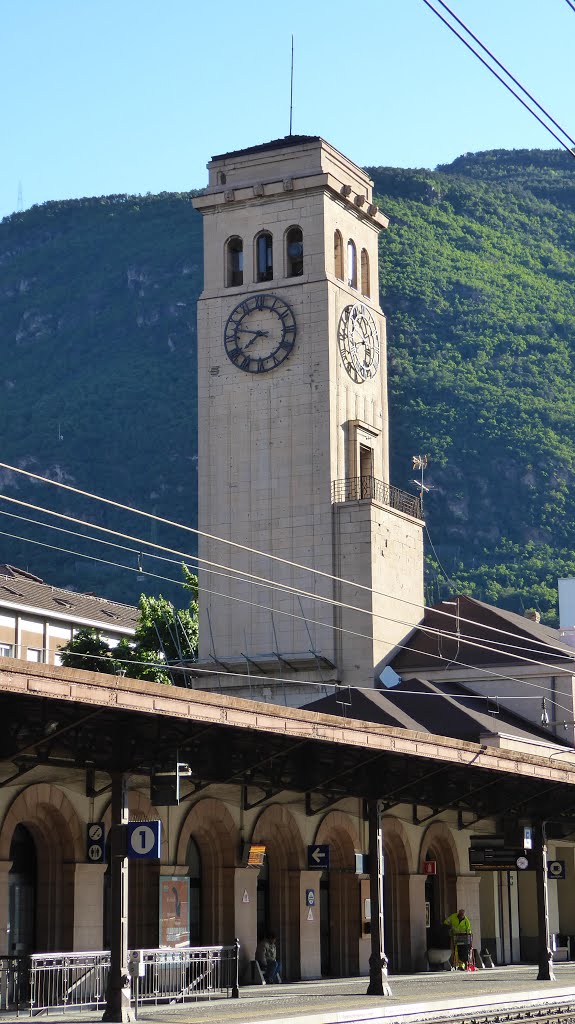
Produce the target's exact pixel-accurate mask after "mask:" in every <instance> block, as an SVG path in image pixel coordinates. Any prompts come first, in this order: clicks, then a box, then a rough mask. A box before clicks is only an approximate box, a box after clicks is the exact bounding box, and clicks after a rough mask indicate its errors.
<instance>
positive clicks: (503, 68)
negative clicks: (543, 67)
mask: <svg viewBox="0 0 575 1024" xmlns="http://www.w3.org/2000/svg"><path fill="white" fill-rule="evenodd" d="M435 2H436V3H438V4H441V6H442V7H443V9H444V10H445V11H447V12H448V14H449V15H450V16H451V17H452V18H453V19H454V21H456V22H457V24H458V25H461V28H462V29H464V30H465V32H467V34H468V35H469V36H471V38H472V39H473V40H474V41H475V42H476V43H477V44H478V45H479V46H480V47H481V49H482V50H483V51H484V53H486V54H488V56H489V57H490V58H491V60H493V61H495V63H496V64H497V67H498V68H501V70H502V71H503V73H504V74H506V75H507V77H508V78H510V79H511V81H512V82H513V83H514V84H515V85H516V86H518V88H519V89H521V92H522V93H524V94H525V96H527V97H528V98H529V99H530V100H531V102H532V103H534V104H535V106H536V107H537V109H538V110H540V111H541V113H542V114H544V115H545V117H546V118H547V120H548V121H551V124H554V125H555V127H556V128H557V129H558V130H559V131H560V132H561V133H562V134H563V135H564V136H565V138H566V139H569V142H571V144H572V145H573V146H575V139H573V138H572V137H571V135H569V133H568V132H566V131H565V129H564V128H562V126H561V125H560V124H558V122H557V121H556V120H555V119H554V118H553V117H552V116H551V114H550V113H549V111H548V110H546V109H545V107H542V106H541V104H540V103H538V102H537V100H536V99H535V97H534V96H532V95H531V93H530V92H529V91H528V89H526V88H525V86H524V85H522V84H521V82H519V81H518V80H517V78H515V77H514V76H513V75H512V74H511V72H510V70H509V68H507V67H505V65H504V64H502V63H501V61H500V60H498V59H497V57H496V56H495V54H494V53H492V52H491V50H490V49H489V48H488V47H487V46H485V44H484V43H482V42H481V40H480V39H478V38H477V36H476V35H474V33H473V32H472V31H471V29H470V28H469V26H468V25H466V24H465V22H463V21H462V20H461V18H458V16H457V14H455V12H454V11H452V10H451V8H450V7H448V6H447V4H446V3H445V2H444V0H435ZM573 10H575V7H574V8H573Z"/></svg>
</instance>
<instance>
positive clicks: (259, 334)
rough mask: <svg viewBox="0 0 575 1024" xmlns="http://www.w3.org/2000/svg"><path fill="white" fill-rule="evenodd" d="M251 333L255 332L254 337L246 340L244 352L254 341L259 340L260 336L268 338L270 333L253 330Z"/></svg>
mask: <svg viewBox="0 0 575 1024" xmlns="http://www.w3.org/2000/svg"><path fill="white" fill-rule="evenodd" d="M250 333H251V334H253V335H254V336H253V338H250V340H249V341H246V343H245V345H244V347H243V348H244V352H245V350H246V349H247V348H249V347H250V345H253V343H254V341H257V340H258V338H267V336H268V334H269V331H251V332H250Z"/></svg>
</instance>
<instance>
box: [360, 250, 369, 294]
mask: <svg viewBox="0 0 575 1024" xmlns="http://www.w3.org/2000/svg"><path fill="white" fill-rule="evenodd" d="M360 262H361V294H362V295H365V297H366V298H368V299H369V297H370V294H371V292H370V284H369V256H368V254H367V249H362V250H361V261H360Z"/></svg>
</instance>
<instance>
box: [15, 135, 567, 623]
mask: <svg viewBox="0 0 575 1024" xmlns="http://www.w3.org/2000/svg"><path fill="white" fill-rule="evenodd" d="M370 173H371V174H372V176H373V178H374V181H375V186H376V193H377V196H378V197H379V198H378V202H379V203H380V205H381V207H382V209H383V210H384V212H385V213H386V214H387V215H388V216H389V217H390V219H391V224H390V228H389V230H388V231H387V232H384V234H383V237H382V240H381V248H380V277H381V281H380V283H381V303H382V307H383V309H384V310H385V312H386V314H387V316H388V325H389V326H388V340H389V369H390V392H391V394H390V398H391V420H392V422H391V438H392V455H393V474H392V480H393V483H395V484H397V485H398V486H399V487H402V488H403V489H406V490H408V489H414V487H413V484H412V483H411V480H412V476H413V474H412V472H411V469H410V465H411V455H412V454H415V453H419V452H426V453H428V454H429V456H430V465H429V470H428V473H427V479H426V483H427V484H428V485H429V486H430V488H431V489H430V491H429V494H428V495H426V511H427V522H428V528H429V534H430V537H431V541H432V542H433V545H434V548H435V551H436V552H437V555H438V556H439V559H440V561H441V563H442V565H443V567H444V569H445V571H446V573H447V574H448V575H449V577H450V578H451V580H452V582H451V583H449V584H448V583H447V582H446V581H445V578H444V576H443V574H442V571H441V570H440V569H439V567H438V564H437V561H436V557H435V555H434V553H433V551H432V550H431V548H429V552H430V557H429V565H428V584H429V587H428V597H429V598H430V599H437V597H438V596H439V595H440V594H444V593H445V591H446V590H447V589H453V588H454V587H457V588H460V589H464V590H466V591H467V592H469V593H473V594H474V595H475V596H478V597H482V598H484V599H486V600H488V601H495V602H497V603H500V604H502V605H504V606H506V607H510V608H514V609H516V610H521V609H522V608H526V607H539V608H540V609H541V611H542V612H543V613H544V615H545V617H546V618H547V619H548V620H549V621H551V620H552V616H553V615H554V614H555V603H556V580H557V577H558V576H563V575H575V555H574V554H573V552H574V551H575V524H574V516H573V513H572V484H573V477H574V474H575V384H573V383H572V362H573V356H572V353H573V346H574V344H575V253H574V243H573V239H574V237H575V236H574V230H575V161H573V160H572V159H571V158H570V157H569V156H568V155H567V154H566V153H562V152H561V151H549V152H546V151H525V152H522V151H514V152H507V151H498V152H492V153H479V154H475V155H467V156H464V157H461V158H459V159H458V160H456V161H455V162H454V163H453V164H450V165H449V166H443V167H441V168H439V169H438V170H437V171H434V172H431V171H426V170H401V169H395V168H370ZM190 199H191V196H190V195H189V194H182V195H168V194H164V195H160V196H144V197H128V196H109V197H105V198H101V199H85V200H79V201H70V202H58V203H56V202H55V203H47V204H45V205H44V206H42V207H36V208H32V209H31V210H29V211H26V212H25V213H21V214H15V215H13V216H12V217H10V218H7V219H5V220H4V221H3V222H2V223H1V224H0V299H1V301H0V346H1V352H2V356H3V360H4V367H5V369H4V375H3V380H2V382H1V383H0V394H1V396H2V401H1V402H0V431H1V436H2V447H1V449H0V451H1V452H2V454H1V455H0V461H3V462H7V463H15V464H18V465H23V466H25V467H26V468H29V469H32V470H34V471H37V472H39V473H41V474H45V473H48V474H49V475H51V476H53V477H57V478H60V479H63V480H65V481H67V482H70V483H73V484H75V485H77V486H79V487H83V488H85V489H87V490H93V491H96V492H98V493H102V494H106V495H110V496H113V497H114V498H116V499H117V500H118V501H121V502H124V503H126V504H133V505H136V506H139V507H141V508H145V509H149V510H150V511H153V512H155V513H157V514H159V515H163V516H166V517H168V518H170V519H173V520H176V521H179V522H186V523H188V524H190V525H194V524H195V515H196V496H197V477H196V458H195V453H196V415H197V414H196V378H195V358H196V333H195V304H196V299H197V296H198V294H199V291H200V289H201V221H200V218H199V216H198V215H196V214H195V212H194V210H193V209H192V206H191V201H190ZM0 483H1V484H2V491H3V493H4V494H7V495H8V496H14V497H18V498H20V499H22V500H26V501H28V502H30V503H31V504H34V505H39V506H42V505H45V506H47V505H49V506H51V507H57V508H59V509H60V510H61V511H63V512H65V513H66V514H70V515H73V516H75V517H78V518H82V517H83V516H85V515H87V514H89V515H90V517H92V518H93V517H94V515H96V516H97V517H98V520H99V522H100V524H101V525H103V526H107V527H116V526H118V527H120V528H121V529H122V530H123V531H124V532H126V533H127V534H129V535H131V536H133V537H134V538H136V539H135V540H133V541H130V540H128V539H126V540H125V541H120V540H118V539H117V538H116V539H115V543H123V544H124V545H125V547H127V548H130V549H131V550H130V551H122V550H119V549H112V548H103V547H98V549H97V550H96V547H95V545H93V544H92V545H88V544H87V543H86V542H85V541H81V540H80V539H79V538H77V537H76V536H74V535H72V536H70V535H68V536H66V535H61V534H55V533H53V534H52V535H49V531H47V530H46V529H40V528H39V527H34V526H32V525H31V524H29V523H22V522H20V521H18V520H15V519H12V518H8V517H7V516H6V515H5V514H2V513H6V512H11V513H15V514H17V515H24V516H26V517H28V518H34V519H37V520H38V519H40V520H41V519H42V518H43V516H42V514H41V513H38V512H37V511H35V510H32V509H23V508H22V507H15V506H12V507H11V506H10V505H9V504H7V503H6V502H5V501H3V500H0V531H3V533H11V534H18V535H21V536H35V537H36V538H37V539H39V540H41V541H42V542H44V543H50V544H54V545H57V546H59V547H62V548H67V549H68V551H69V552H70V553H63V552H56V551H54V550H52V549H51V548H43V547H33V546H31V545H29V544H24V543H23V542H20V541H17V540H14V539H13V538H8V537H5V536H3V534H2V532H0V560H2V561H8V562H13V563H16V564H18V565H22V566H24V567H25V566H28V567H29V568H30V569H31V570H32V571H36V572H38V573H39V574H40V575H42V576H44V577H45V578H46V579H47V580H49V581H50V582H53V583H56V584H58V585H74V586H76V587H79V588H82V589H85V590H94V591H96V592H99V593H102V594H104V595H107V596H110V597H114V598H116V599H121V600H128V601H132V600H136V599H137V596H138V594H139V592H140V590H142V589H144V590H147V591H148V592H150V591H158V590H163V591H164V592H166V593H169V588H168V587H167V586H166V584H165V583H164V582H163V581H161V580H154V579H152V580H147V581H142V580H141V579H139V578H138V572H137V568H138V563H139V562H141V559H140V558H139V557H138V554H137V549H138V541H137V538H145V537H147V538H152V539H155V540H158V541H159V542H160V543H162V544H165V545H166V546H167V547H170V548H173V549H174V551H175V553H174V554H170V553H166V554H167V557H172V558H174V560H175V561H176V562H177V561H178V559H179V558H180V559H181V556H180V555H179V554H178V553H177V552H180V551H182V552H186V551H188V552H189V551H193V550H195V542H194V538H193V536H192V535H191V534H187V535H186V534H183V533H182V532H181V531H175V530H170V529H168V528H167V527H166V528H162V527H161V526H154V525H153V524H152V523H151V522H150V521H149V520H142V519H138V518H136V517H127V516H126V515H124V514H120V513H118V512H114V511H113V510H112V509H105V508H102V507H101V506H94V505H93V504H92V503H88V502H86V501H83V500H81V499H78V498H75V497H73V496H71V495H70V496H68V495H64V494H62V493H61V492H57V491H56V489H54V488H46V486H45V485H40V484H29V483H27V482H26V481H25V480H24V479H23V478H21V479H18V480H15V479H14V477H13V476H12V475H11V476H9V477H8V476H6V474H0ZM63 525H66V527H67V528H68V529H70V530H79V529H81V528H80V527H79V526H78V525H76V524H73V523H68V524H63ZM78 551H82V552H84V553H97V554H98V557H100V558H102V559H106V560H107V561H109V562H125V563H129V564H131V565H132V567H133V569H134V572H133V573H132V574H127V573H125V572H120V571H119V570H117V569H115V568H114V567H113V566H111V565H106V564H103V563H93V562H91V561H90V560H88V559H82V558H79V557H78V556H77V555H76V554H73V553H72V552H78ZM144 567H145V569H146V570H150V571H153V572H156V573H157V574H158V575H159V576H174V577H178V575H179V573H178V569H177V566H176V565H169V564H166V563H161V562H154V561H152V560H151V559H150V558H149V556H145V566H144Z"/></svg>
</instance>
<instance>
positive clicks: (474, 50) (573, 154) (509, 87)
mask: <svg viewBox="0 0 575 1024" xmlns="http://www.w3.org/2000/svg"><path fill="white" fill-rule="evenodd" d="M423 3H424V4H425V5H426V7H429V9H430V10H431V11H433V13H434V14H435V15H436V16H437V17H438V18H439V19H440V21H442V22H443V24H444V25H446V26H447V28H448V29H449V31H450V32H453V34H454V35H455V36H457V38H458V39H459V40H461V42H462V43H463V45H464V46H466V47H467V49H468V50H471V53H473V54H474V55H475V56H476V57H477V59H478V60H479V61H481V63H482V64H483V66H484V67H486V68H487V70H488V71H490V72H491V74H492V75H494V76H495V78H497V79H498V81H499V82H501V84H502V85H503V86H505V88H506V89H507V90H508V92H510V93H511V95H512V96H514V97H515V99H516V100H519V103H521V106H523V107H525V109H526V110H528V111H529V113H530V114H531V115H532V117H534V118H535V120H536V121H539V124H540V125H541V126H542V127H543V128H545V131H546V132H549V134H550V135H552V136H553V138H554V139H556V141H557V142H558V143H559V145H560V146H562V147H563V149H566V150H567V152H568V153H569V154H570V156H573V157H575V152H573V150H572V149H571V147H570V146H568V145H567V143H566V142H564V141H563V139H561V138H560V137H559V135H557V134H556V132H554V131H553V129H552V128H550V127H549V125H548V124H545V121H543V120H542V119H541V118H540V117H539V115H538V114H536V113H535V111H534V110H533V109H532V108H531V107H530V106H529V104H528V103H526V102H525V100H523V99H522V98H521V96H520V95H519V93H517V92H515V89H513V88H512V87H511V86H510V85H509V84H508V83H507V82H506V81H505V79H504V78H502V77H501V75H499V74H498V73H497V71H496V70H495V68H492V67H491V65H490V64H488V63H487V61H486V60H485V59H484V58H483V57H482V56H481V54H480V53H478V52H477V50H476V49H474V47H473V46H472V45H471V43H468V42H467V40H466V39H464V38H463V36H462V35H461V33H459V32H458V31H457V29H456V28H454V26H453V25H450V24H449V22H448V21H447V19H446V18H444V17H443V15H442V14H441V12H440V11H438V10H437V9H436V8H435V7H434V6H433V4H432V3H430V0H423ZM560 131H563V129H562V128H561V129H560ZM564 135H565V136H566V138H569V136H568V135H567V132H564Z"/></svg>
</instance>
